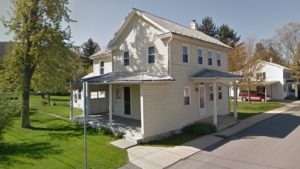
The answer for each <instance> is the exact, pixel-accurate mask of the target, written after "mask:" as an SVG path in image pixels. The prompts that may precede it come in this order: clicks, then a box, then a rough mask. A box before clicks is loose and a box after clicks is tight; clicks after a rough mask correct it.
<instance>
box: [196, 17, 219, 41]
mask: <svg viewBox="0 0 300 169" xmlns="http://www.w3.org/2000/svg"><path fill="white" fill-rule="evenodd" d="M199 31H201V32H203V33H205V34H207V35H209V36H211V37H215V36H216V35H217V28H216V25H215V23H214V22H213V20H212V18H211V17H209V16H207V17H205V18H203V19H202V23H201V24H200V25H199Z"/></svg>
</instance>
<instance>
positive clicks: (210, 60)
mask: <svg viewBox="0 0 300 169" xmlns="http://www.w3.org/2000/svg"><path fill="white" fill-rule="evenodd" d="M207 62H208V65H212V51H210V50H209V51H208V53H207Z"/></svg>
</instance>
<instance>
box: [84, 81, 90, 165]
mask: <svg viewBox="0 0 300 169" xmlns="http://www.w3.org/2000/svg"><path fill="white" fill-rule="evenodd" d="M83 91H84V123H83V124H84V127H83V128H84V131H83V133H84V134H83V142H84V168H85V169H88V160H87V144H86V122H87V112H88V106H87V103H88V101H87V99H88V98H89V92H88V83H87V82H83Z"/></svg>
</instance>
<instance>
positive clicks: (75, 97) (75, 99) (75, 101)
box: [74, 93, 77, 103]
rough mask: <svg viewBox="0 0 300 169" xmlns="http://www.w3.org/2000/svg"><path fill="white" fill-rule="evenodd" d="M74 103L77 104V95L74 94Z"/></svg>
mask: <svg viewBox="0 0 300 169" xmlns="http://www.w3.org/2000/svg"><path fill="white" fill-rule="evenodd" d="M74 103H77V93H74Z"/></svg>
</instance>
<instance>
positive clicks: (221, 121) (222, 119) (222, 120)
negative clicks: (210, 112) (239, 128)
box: [200, 115, 238, 131]
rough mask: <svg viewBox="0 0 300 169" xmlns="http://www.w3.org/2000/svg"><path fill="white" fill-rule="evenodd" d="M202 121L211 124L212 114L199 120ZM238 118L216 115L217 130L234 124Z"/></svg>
mask: <svg viewBox="0 0 300 169" xmlns="http://www.w3.org/2000/svg"><path fill="white" fill-rule="evenodd" d="M200 122H202V123H208V124H213V116H210V117H207V118H205V119H202V120H200ZM237 122H238V120H237V119H236V118H235V117H233V116H230V115H218V125H217V128H218V131H220V130H223V129H225V128H227V127H230V126H232V125H234V124H236V123H237Z"/></svg>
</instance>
